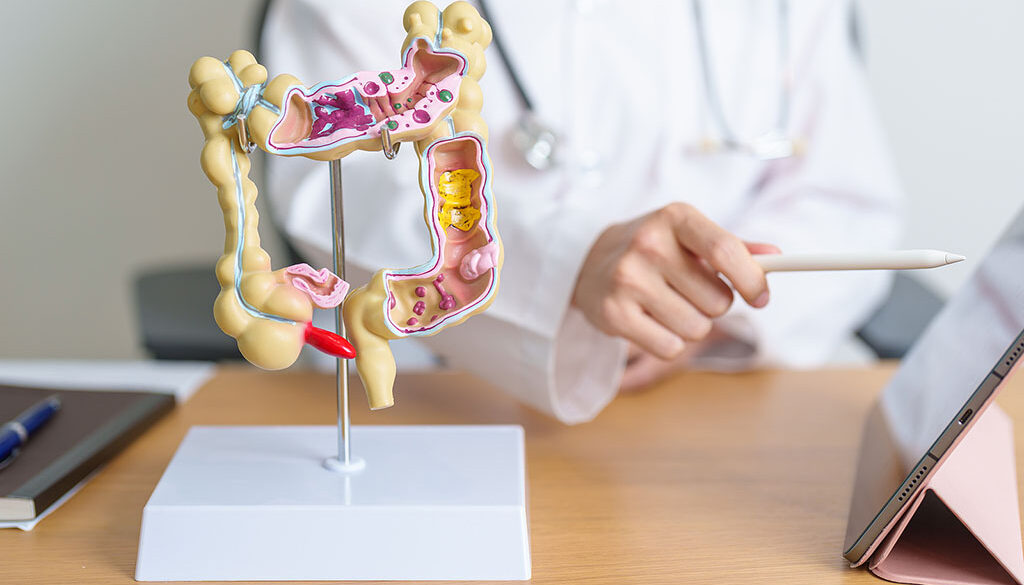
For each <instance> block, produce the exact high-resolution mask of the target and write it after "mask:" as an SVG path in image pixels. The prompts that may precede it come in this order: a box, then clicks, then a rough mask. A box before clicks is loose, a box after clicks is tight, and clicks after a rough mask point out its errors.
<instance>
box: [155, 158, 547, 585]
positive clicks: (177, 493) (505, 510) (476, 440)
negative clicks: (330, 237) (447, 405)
mask: <svg viewBox="0 0 1024 585" xmlns="http://www.w3.org/2000/svg"><path fill="white" fill-rule="evenodd" d="M395 150H397V149H395ZM390 154H391V156H389V157H388V158H393V155H394V152H393V151H392V152H391V153H390ZM385 155H388V150H385ZM331 191H332V198H331V202H332V215H333V225H334V232H335V237H334V254H335V270H336V271H337V272H336V273H337V274H339V275H341V276H342V277H343V278H344V276H343V275H344V274H345V272H344V261H345V260H344V258H345V252H344V227H343V223H344V222H343V218H342V201H341V161H337V160H336V161H331ZM337 322H338V323H337V325H338V330H339V333H340V334H341V335H344V324H343V322H342V319H341V310H340V308H339V309H338V313H337ZM336 375H337V389H338V426H337V429H336V430H335V428H334V427H329V426H323V427H193V428H192V429H190V430H189V433H188V435H186V437H185V439H184V440H183V441H182V443H181V445H180V446H179V447H178V451H177V453H175V455H174V458H173V459H172V460H171V462H170V464H169V465H168V466H167V470H166V471H165V472H164V475H163V477H161V478H160V482H159V484H157V486H156V489H155V490H154V491H153V495H152V496H150V498H149V501H148V502H147V503H146V507H145V509H144V510H143V514H142V530H141V534H140V536H139V556H138V562H137V563H136V566H135V578H136V580H138V581H271V580H272V581H289V580H301V581H313V580H318V581H319V580H374V581H392V580H417V581H419V580H524V579H529V578H530V573H531V571H530V543H529V532H528V528H527V516H526V487H525V486H526V473H525V455H524V447H523V429H522V427H519V426H514V425H486V426H469V425H446V426H414V425H409V426H360V427H355V428H350V426H349V412H348V367H347V362H345V360H344V359H341V358H339V364H338V369H337V371H336ZM354 442H357V443H358V444H359V446H360V447H359V454H353V453H352V444H353V443H354ZM335 448H336V450H335Z"/></svg>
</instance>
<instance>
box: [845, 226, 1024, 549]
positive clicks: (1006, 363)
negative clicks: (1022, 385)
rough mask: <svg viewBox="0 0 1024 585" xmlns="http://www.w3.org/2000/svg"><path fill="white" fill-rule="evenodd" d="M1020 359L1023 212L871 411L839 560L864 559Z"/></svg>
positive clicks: (1022, 337)
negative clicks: (841, 556)
mask: <svg viewBox="0 0 1024 585" xmlns="http://www.w3.org/2000/svg"><path fill="white" fill-rule="evenodd" d="M1022 354H1024V210H1022V211H1021V212H1020V213H1019V214H1018V215H1017V217H1016V218H1015V219H1014V220H1013V221H1011V222H1010V225H1009V227H1008V228H1007V229H1006V231H1005V232H1004V233H1003V235H1002V236H1001V237H1000V238H999V240H998V241H997V242H996V244H995V246H994V247H993V248H992V250H991V251H990V252H989V253H988V255H987V256H986V257H985V258H984V260H983V261H982V262H981V263H980V264H979V265H978V267H977V269H976V270H975V271H974V273H973V274H972V275H971V276H970V278H969V279H968V281H967V283H966V284H965V285H964V286H963V287H962V288H961V289H960V290H959V291H958V292H957V293H956V294H955V295H954V296H953V298H951V299H950V300H949V302H947V303H946V305H945V307H943V309H942V311H941V312H940V313H939V314H938V315H937V316H936V317H935V319H934V320H933V321H932V322H931V323H930V324H929V326H928V328H927V329H926V330H925V332H924V333H923V334H922V335H921V338H920V339H918V341H917V343H915V344H914V347H912V348H911V350H910V352H909V353H908V354H907V356H906V358H904V360H903V363H902V364H901V366H900V368H899V370H897V372H896V374H895V375H894V376H893V378H892V380H891V381H890V382H889V385H888V386H886V388H885V389H884V390H883V391H882V394H881V395H880V396H879V398H878V400H877V401H876V402H875V404H874V405H873V407H872V408H871V410H870V412H869V413H868V418H867V422H866V423H865V428H864V434H863V438H862V439H861V447H860V458H859V462H858V464H857V475H856V480H855V483H854V491H853V499H852V501H851V504H850V515H849V518H848V520H847V527H846V542H845V545H844V556H845V557H846V558H847V559H848V560H849V561H851V562H852V563H853V564H854V566H856V565H859V564H861V563H863V562H864V561H865V560H867V558H868V557H869V556H870V555H871V553H872V552H873V551H874V549H875V548H876V547H877V546H878V544H879V542H881V540H882V539H883V538H884V537H885V535H886V534H887V533H888V531H889V529H890V528H891V527H892V526H893V525H894V524H895V523H896V520H897V519H898V518H899V517H900V514H901V513H902V512H903V510H904V509H905V508H906V507H907V506H908V505H909V504H910V503H911V502H912V501H913V500H914V498H915V495H916V493H917V490H919V489H921V486H922V485H924V484H926V483H927V480H928V478H929V477H930V476H931V475H932V474H933V473H934V472H935V470H936V468H938V467H939V466H941V465H942V462H943V460H944V458H945V456H946V454H947V453H948V452H950V451H951V450H952V448H953V447H954V446H955V445H956V443H957V439H958V438H959V437H960V436H961V435H962V434H963V433H965V432H967V431H968V430H969V429H970V427H971V426H972V424H973V422H974V420H975V419H976V418H977V417H978V416H979V415H980V414H981V413H982V412H983V411H984V410H985V407H986V406H988V404H990V403H991V402H992V400H994V398H995V395H996V392H997V391H998V390H999V387H1000V386H1001V385H1002V383H1003V381H1004V380H1005V379H1006V378H1007V377H1008V376H1009V375H1010V373H1011V372H1012V370H1013V368H1014V366H1015V365H1016V364H1017V362H1018V360H1019V359H1020V357H1021V355H1022Z"/></svg>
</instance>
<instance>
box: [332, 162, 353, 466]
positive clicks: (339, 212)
mask: <svg viewBox="0 0 1024 585" xmlns="http://www.w3.org/2000/svg"><path fill="white" fill-rule="evenodd" d="M330 165H331V233H333V234H334V240H333V244H334V245H333V248H334V273H335V274H337V275H338V277H340V278H341V279H342V280H345V209H344V206H343V205H342V188H341V159H336V160H332V161H331V162H330ZM334 320H335V325H336V327H337V330H338V335H340V336H342V337H345V321H344V319H343V318H342V314H341V305H339V306H338V307H336V308H335V309H334ZM335 374H336V376H337V383H338V462H339V463H341V464H342V465H343V466H344V467H346V468H347V467H349V466H350V465H351V464H352V444H351V441H350V440H349V431H350V428H349V427H350V425H351V423H350V421H349V413H348V360H347V359H345V358H343V357H339V358H338V365H337V368H336V369H335Z"/></svg>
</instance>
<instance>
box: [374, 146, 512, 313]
mask: <svg viewBox="0 0 1024 585" xmlns="http://www.w3.org/2000/svg"><path fill="white" fill-rule="evenodd" d="M480 148H482V145H481V144H480V142H479V141H478V140H477V139H475V138H471V137H460V138H456V139H454V140H450V141H447V142H445V143H442V144H438V145H437V146H435V147H434V148H433V150H432V151H431V152H430V154H428V156H432V157H433V159H434V170H433V175H432V177H431V181H432V182H431V196H432V197H434V198H435V200H434V201H433V204H432V206H431V209H432V212H431V213H436V211H437V210H438V209H440V208H441V205H442V204H443V201H438V200H437V199H439V198H440V195H438V190H437V184H438V181H439V178H440V176H441V174H442V173H444V172H445V171H453V170H458V169H474V170H476V171H477V172H478V173H480V176H479V177H478V178H477V179H476V180H474V181H473V184H472V190H473V195H472V199H471V201H472V205H473V207H475V208H476V209H478V210H479V209H480V208H481V204H482V202H483V198H482V190H483V185H484V182H485V180H486V178H487V177H486V172H487V171H486V169H485V168H484V167H483V164H481V163H480V162H479V161H481V160H482V153H481V152H480V150H479V149H480ZM484 217H485V216H483V215H482V216H481V218H480V220H478V221H476V222H475V223H474V224H473V225H472V226H471V227H470V228H469V229H468V230H465V231H463V230H461V229H459V228H458V227H456V226H454V225H453V226H449V227H447V228H446V229H445V232H444V234H445V238H444V240H445V241H444V242H443V243H442V245H441V246H440V247H439V249H440V252H439V254H440V261H439V263H438V266H437V267H436V268H435V269H434V270H432V271H430V272H428V273H425V274H422V275H420V276H419V277H417V278H411V279H410V278H404V279H396V278H394V277H389V278H388V280H387V286H388V289H389V290H390V298H391V302H389V311H388V316H389V318H390V319H391V322H392V323H394V324H396V325H398V326H399V327H402V326H404V327H408V328H416V327H417V326H418V328H419V329H426V328H428V327H429V326H430V323H434V322H436V321H437V320H439V319H441V318H442V317H444V316H445V315H448V314H450V313H452V312H455V311H459V310H462V309H464V308H466V307H467V306H471V305H475V304H476V303H478V302H480V301H482V300H483V298H484V297H485V295H486V294H487V291H488V290H489V289H490V287H491V284H492V282H493V280H494V276H495V275H494V271H493V270H486V271H484V272H483V273H482V274H480V275H478V276H477V277H476V278H472V279H467V278H465V277H464V276H463V275H462V274H460V266H461V264H462V259H463V258H464V257H465V256H466V255H467V254H469V253H470V252H472V251H474V250H477V249H479V248H482V247H484V246H486V245H487V244H488V243H489V242H490V241H491V237H490V234H489V233H488V232H487V230H486V226H485V224H484V223H483V221H484ZM435 237H436V236H435ZM435 241H436V240H435Z"/></svg>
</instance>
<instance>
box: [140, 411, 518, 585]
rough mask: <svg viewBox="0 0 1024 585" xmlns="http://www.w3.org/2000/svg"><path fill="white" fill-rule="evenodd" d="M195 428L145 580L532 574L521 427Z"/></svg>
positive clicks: (182, 451) (144, 559)
mask: <svg viewBox="0 0 1024 585" xmlns="http://www.w3.org/2000/svg"><path fill="white" fill-rule="evenodd" d="M337 433H338V430H337V428H336V427H333V426H324V427H193V428H192V429H191V430H190V431H189V433H188V435H187V436H186V437H185V440H184V441H182V443H181V446H180V447H179V448H178V452H177V454H175V456H174V459H172V460H171V463H170V465H168V467H167V470H166V471H165V472H164V475H163V477H162V478H161V479H160V483H159V484H158V485H157V486H156V490H154V492H153V495H152V496H151V497H150V498H149V502H148V503H147V504H146V508H145V510H144V511H143V515H142V533H141V535H140V538H139V558H138V563H137V564H136V568H135V578H136V580H139V581H251V580H252V581H256V580H262V581H270V580H273V581H278V580H282V581H283V580H296V581H306V580H464V579H466V580H468V579H472V580H511V579H517V580H520V579H529V578H530V544H529V533H528V532H527V524H526V490H525V470H524V453H523V430H522V427H518V426H357V427H352V444H353V445H354V446H355V447H356V453H358V455H359V456H360V457H361V458H362V459H363V460H364V461H365V462H366V465H365V467H364V468H363V469H362V470H360V471H357V472H353V473H341V472H337V471H331V470H329V469H327V468H325V466H324V461H325V460H327V459H329V458H331V457H335V456H336V455H337V437H338V435H337Z"/></svg>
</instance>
